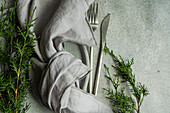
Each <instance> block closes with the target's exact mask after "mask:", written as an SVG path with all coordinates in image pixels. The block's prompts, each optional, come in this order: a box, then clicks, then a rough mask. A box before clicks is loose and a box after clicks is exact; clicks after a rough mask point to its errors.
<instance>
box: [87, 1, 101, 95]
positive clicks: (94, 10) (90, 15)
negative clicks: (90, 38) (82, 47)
mask: <svg viewBox="0 0 170 113" xmlns="http://www.w3.org/2000/svg"><path fill="white" fill-rule="evenodd" d="M86 14H87V15H86V17H87V19H88V21H89V23H90V25H91V28H92V30H93V32H94V31H95V30H96V29H97V28H98V24H99V22H98V3H97V2H94V3H92V4H91V5H90V7H89V10H88V11H87V13H86ZM90 68H91V70H92V69H93V47H90ZM92 80H93V73H92V71H91V72H90V75H89V77H87V78H86V80H85V86H87V85H88V84H89V87H88V89H89V93H92V87H93V86H92V84H93V82H92Z"/></svg>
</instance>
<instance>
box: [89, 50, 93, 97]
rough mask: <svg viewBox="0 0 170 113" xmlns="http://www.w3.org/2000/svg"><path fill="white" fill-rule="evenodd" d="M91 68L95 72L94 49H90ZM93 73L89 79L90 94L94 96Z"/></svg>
mask: <svg viewBox="0 0 170 113" xmlns="http://www.w3.org/2000/svg"><path fill="white" fill-rule="evenodd" d="M90 68H91V70H93V47H90ZM92 72H93V71H91V72H90V77H89V93H91V94H92V88H93V82H92V81H93V73H92Z"/></svg>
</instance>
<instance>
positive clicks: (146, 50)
mask: <svg viewBox="0 0 170 113" xmlns="http://www.w3.org/2000/svg"><path fill="white" fill-rule="evenodd" d="M96 1H98V3H99V5H100V6H99V7H100V9H99V21H100V22H101V20H102V19H103V18H104V16H105V15H107V13H111V21H110V24H109V28H108V33H107V44H108V47H109V48H111V49H113V51H114V52H115V54H116V55H121V56H122V57H124V58H128V59H131V58H132V57H133V58H134V61H135V63H134V65H133V72H134V73H135V74H136V79H137V81H138V82H141V83H143V84H145V85H146V86H147V87H148V89H149V91H150V95H149V96H147V97H146V98H145V100H144V102H143V105H142V107H141V113H169V112H170V97H169V96H170V82H169V81H170V69H169V68H170V52H169V50H170V0H96ZM95 35H96V39H97V42H98V43H99V29H97V31H96V32H95ZM66 49H68V51H70V52H72V53H73V54H74V55H75V56H76V57H79V55H80V54H79V53H77V52H78V47H77V45H75V44H72V43H66ZM94 51H95V55H94V58H95V59H97V56H98V48H97V47H96V48H95V49H94ZM111 61H112V59H111V58H110V57H109V56H108V55H106V56H104V59H103V64H104V63H105V64H107V65H108V66H110V65H111V64H112V62H111ZM94 65H96V60H95V61H94ZM112 72H113V71H112ZM104 74H105V72H104V68H102V72H101V79H100V85H99V90H98V96H97V98H99V99H100V100H101V101H103V102H105V103H106V104H107V105H108V106H110V103H109V101H108V100H107V99H106V98H105V95H106V92H105V91H103V89H102V88H107V87H109V83H108V82H107V80H106V78H105V77H104ZM28 101H29V102H31V108H30V109H29V111H28V113H53V112H52V111H50V110H48V109H46V108H45V107H44V106H42V105H40V104H39V103H38V102H37V101H36V100H35V99H34V98H33V97H32V96H31V94H29V100H28Z"/></svg>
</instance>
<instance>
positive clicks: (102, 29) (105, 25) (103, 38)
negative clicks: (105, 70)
mask: <svg viewBox="0 0 170 113" xmlns="http://www.w3.org/2000/svg"><path fill="white" fill-rule="evenodd" d="M109 21H110V14H108V15H107V16H106V17H105V18H104V19H103V21H102V23H101V27H100V32H101V34H100V49H99V60H98V63H97V70H96V75H95V81H94V88H93V94H94V95H97V90H98V86H99V80H100V72H101V65H102V59H103V49H104V44H105V42H106V34H107V29H108V25H109Z"/></svg>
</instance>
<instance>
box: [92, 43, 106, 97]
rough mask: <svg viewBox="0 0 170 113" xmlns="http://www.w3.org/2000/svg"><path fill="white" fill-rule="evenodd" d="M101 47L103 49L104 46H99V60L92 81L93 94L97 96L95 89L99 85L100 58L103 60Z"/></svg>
mask: <svg viewBox="0 0 170 113" xmlns="http://www.w3.org/2000/svg"><path fill="white" fill-rule="evenodd" d="M103 49H104V46H103V45H102V46H101V48H100V53H99V61H98V65H97V70H96V76H95V81H94V88H93V94H94V95H95V96H97V90H98V87H99V80H100V72H101V65H102V60H103Z"/></svg>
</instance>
